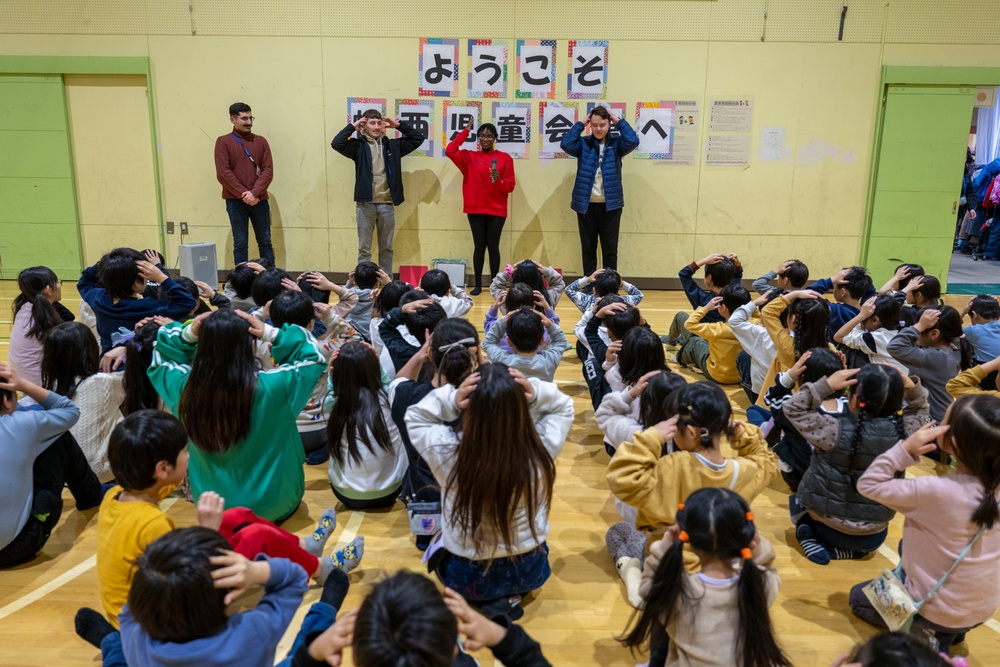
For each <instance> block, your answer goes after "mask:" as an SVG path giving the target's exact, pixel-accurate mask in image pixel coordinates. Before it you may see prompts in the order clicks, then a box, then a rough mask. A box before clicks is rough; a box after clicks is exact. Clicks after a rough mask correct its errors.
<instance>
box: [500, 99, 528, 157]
mask: <svg viewBox="0 0 1000 667" xmlns="http://www.w3.org/2000/svg"><path fill="white" fill-rule="evenodd" d="M493 124H494V125H496V126H497V149H499V150H502V151H504V152H505V153H509V154H510V156H511V157H513V158H526V157H528V151H529V148H530V147H531V103H530V102H494V103H493Z"/></svg>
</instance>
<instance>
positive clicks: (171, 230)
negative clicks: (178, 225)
mask: <svg viewBox="0 0 1000 667" xmlns="http://www.w3.org/2000/svg"><path fill="white" fill-rule="evenodd" d="M173 233H174V221H173V220H167V234H173Z"/></svg>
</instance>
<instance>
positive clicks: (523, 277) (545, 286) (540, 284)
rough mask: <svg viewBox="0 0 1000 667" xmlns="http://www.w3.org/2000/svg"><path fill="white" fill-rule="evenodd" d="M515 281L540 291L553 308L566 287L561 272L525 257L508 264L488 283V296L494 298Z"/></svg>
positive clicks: (514, 283) (534, 290)
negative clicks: (512, 264) (510, 264)
mask: <svg viewBox="0 0 1000 667" xmlns="http://www.w3.org/2000/svg"><path fill="white" fill-rule="evenodd" d="M517 283H524V284H526V285H527V286H528V287H530V288H531V290H532V291H533V292H540V293H541V294H543V295H544V296H545V300H546V301H548V303H549V308H551V309H553V310H554V309H555V307H556V305H558V303H559V298H560V297H561V296H562V293H563V291H564V290H565V289H566V281H565V280H563V277H562V274H561V273H559V272H558V271H556V270H555V269H554V268H552V267H551V266H542V265H541V264H539V263H538V262H536V261H534V260H531V259H525V260H522V261H520V262H518V263H517V264H515V265H514V266H508V267H507V268H506V269H505V270H503V271H501V272H500V273H498V274H497V275H496V277H495V278H493V282H492V283H490V296H492V297H493V299H494V300H496V299H497V297H499V296H500V292H505V291H507V290H509V289H510V288H511V286H512V285H516V284H517ZM504 312H505V313H506V311H504Z"/></svg>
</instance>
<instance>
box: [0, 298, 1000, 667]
mask: <svg viewBox="0 0 1000 667" xmlns="http://www.w3.org/2000/svg"><path fill="white" fill-rule="evenodd" d="M64 290H65V293H66V298H65V299H64V303H65V305H66V306H67V307H69V308H70V309H71V310H73V311H74V312H76V310H77V309H78V306H79V298H78V296H77V294H76V292H75V289H73V287H72V283H71V282H69V281H67V282H66V283H65V285H64ZM15 294H16V284H15V283H14V282H12V281H5V282H0V359H3V360H5V359H6V357H7V337H8V336H9V333H10V317H11V316H10V302H11V299H12V298H13V297H14V295H15ZM967 298H968V297H951V298H949V299H946V301H947V302H948V303H949V304H951V305H958V306H961V305H962V304H964V302H965V300H967ZM489 303H490V302H489V295H488V294H483V295H481V296H479V297H477V299H476V307H475V309H474V310H473V311H472V313H470V315H469V320H470V321H472V322H474V323H480V322H482V315H483V313H484V312H485V310H486V308H488V307H489ZM641 308H642V311H643V314H644V315H645V317H646V319H647V320H649V322H650V323H651V325H652V326H653V328H654V329H655V330H657V331H660V332H664V331H666V330H667V327H668V325H669V323H670V320H671V319H672V318H673V316H674V314H675V313H676V312H677V311H678V310H680V309H687V302H686V301H685V299H684V295H683V293H682V292H652V293H648V294H647V296H646V298H645V300H644V301H643V303H642V305H641ZM558 312H559V314H560V316H561V317H562V325H563V329H564V330H566V331H570V330H571V329H572V325H573V324H574V323H575V322H576V320H577V319H578V317H579V313H578V311H577V310H576V308H575V307H574V306H573V304H572V302H570V300H569V299H562V300H561V301H560V303H559V308H558ZM569 335H570V337H571V342H572V343H575V341H574V340H573V339H572V334H569ZM685 375H687V376H688V377H689V378H690V379H691V380H692V381H694V380H698V379H701V376H700V375H698V374H696V373H693V372H691V371H686V372H685ZM556 381H557V382H558V383H559V385H560V386H561V387H562V389H563V391H565V392H566V393H567V394H569V395H570V396H572V397H573V399H574V402H575V404H576V408H577V418H576V421H575V423H574V425H573V428H572V430H571V431H570V434H569V437H568V439H567V441H566V445H565V447H564V449H563V451H562V453H561V455H560V456H559V460H558V473H557V479H556V489H555V497H554V500H553V506H552V508H551V513H550V516H549V519H550V523H551V526H552V530H551V534H550V536H549V541H548V543H549V547H550V548H551V555H550V561H551V565H552V577H551V578H550V579H549V581H548V582H547V583H546V584H545V586H544V587H543V588H542V589H541V591H539V592H538V594H537V595H535V596H534V597H533V598H529V599H528V600H527V601H526V604H525V615H524V618H523V619H522V620H521V621H520V623H521V624H522V625H523V626H524V627H525V628H526V629H527V630H528V631H529V633H530V634H531V635H532V636H533V637H534V638H535V639H537V640H538V641H539V642H540V643H541V644H542V646H543V648H544V651H545V654H546V656H547V657H548V659H549V661H550V662H552V664H554V665H634V664H636V663H637V662H643V661H644V660H645V658H643V657H636V658H633V657H631V656H630V655H629V653H628V651H626V650H625V649H623V648H622V647H621V646H620V645H619V644H617V643H616V642H615V640H614V636H615V635H617V634H618V633H620V632H621V631H622V629H623V628H624V627H625V624H626V622H627V620H628V618H629V614H630V613H631V609H630V607H629V606H628V604H627V603H626V601H625V598H624V587H623V585H622V584H621V582H620V580H619V578H618V576H617V574H615V571H614V566H613V564H612V562H611V558H610V557H609V556H608V553H607V550H606V549H605V546H604V533H605V531H606V529H607V527H608V526H610V525H611V524H612V523H614V522H615V521H617V520H618V516H617V514H616V512H615V510H614V506H613V504H612V502H611V500H610V494H609V492H608V490H607V486H606V483H605V481H604V470H605V466H606V464H607V461H608V457H607V455H606V454H605V453H604V448H603V446H602V445H601V437H600V433H599V431H598V429H597V426H596V424H595V423H594V420H593V409H592V407H591V405H590V400H589V395H588V393H587V390H586V386H585V385H584V384H583V382H582V379H581V364H580V362H579V360H578V359H577V358H576V355H575V354H574V353H573V352H572V351H570V352H568V353H567V354H566V357H565V359H564V361H563V363H562V365H561V366H560V367H559V370H558V372H557V374H556ZM728 393H729V394H730V396H731V397H732V399H733V402H734V404H736V405H738V406H739V409H738V411H737V418H741V417H742V412H743V408H745V407H746V405H747V401H746V398H745V396H744V395H743V393H742V391H741V390H740V389H739V388H738V387H733V388H731V390H730V391H729V392H728ZM2 444H3V445H7V444H9V443H2ZM934 472H935V471H934V469H933V467H932V466H931V465H930V464H923V465H921V466H919V467H918V468H916V469H914V470H913V473H914V474H916V475H924V474H934ZM788 493H789V492H788V489H787V487H786V486H785V484H784V482H783V481H782V480H781V479H780V477H778V478H776V479H775V480H773V481H772V482H771V485H770V487H769V488H767V489H766V490H765V491H764V492H763V493H762V494H761V495H760V497H758V499H757V500H756V501H755V502H754V505H753V508H754V514H755V515H756V517H757V523H758V526H759V528H760V530H761V532H762V534H764V535H766V536H767V537H768V539H770V540H771V542H772V543H773V544H774V547H775V550H776V551H777V562H776V566H777V568H778V571H779V572H780V574H781V577H782V588H781V592H780V594H779V596H778V599H777V602H776V603H775V605H774V606H773V607H772V609H771V615H772V619H773V621H774V624H775V627H776V628H777V632H778V635H779V641H780V642H781V645H782V646H783V647H784V648H785V650H786V651H787V652H788V654H789V656H790V657H791V659H792V662H793V663H794V664H795V665H796V666H801V667H826V666H827V665H829V664H830V663H831V662H832V661H833V660H834V659H835V658H836V657H837V656H838V655H840V654H841V653H843V652H846V651H847V650H849V649H850V648H851V647H852V646H853V645H854V644H856V643H858V642H861V641H864V640H865V639H867V638H868V637H869V636H871V635H872V634H873V632H874V631H873V630H872V629H871V628H870V627H868V626H866V625H865V624H863V623H861V622H860V621H857V620H855V619H854V618H853V617H852V616H851V614H850V611H849V609H848V607H847V594H848V591H849V589H850V587H851V586H852V585H853V584H855V583H857V582H860V581H862V580H866V579H871V578H873V577H874V576H876V575H878V574H879V572H881V570H882V569H883V568H886V567H892V566H893V565H894V564H895V562H896V557H895V554H894V552H893V550H894V548H895V545H896V544H897V543H898V540H899V538H900V535H901V531H902V519H901V518H897V519H896V520H895V521H893V523H892V525H891V527H890V535H889V539H888V540H887V542H886V545H885V546H883V547H882V548H881V549H880V551H879V552H878V553H876V554H875V555H873V556H872V557H869V558H868V559H867V560H862V561H849V562H837V561H834V562H833V563H831V564H830V565H828V566H826V567H821V566H818V565H814V564H812V563H810V562H809V561H807V560H806V559H805V557H803V556H802V555H801V554H800V552H799V551H798V550H797V548H794V547H792V546H790V545H793V544H795V538H794V534H793V530H792V525H791V523H790V521H789V517H788ZM65 497H66V501H67V502H66V508H65V510H64V512H63V517H62V519H61V521H60V523H59V525H58V527H57V528H56V530H55V531H54V532H53V534H52V538H51V539H50V540H49V543H48V545H47V546H46V548H45V550H44V551H43V552H42V553H41V554H40V555H39V557H38V558H36V559H35V560H34V561H32V562H30V563H28V564H26V565H22V566H20V567H17V568H13V569H10V570H5V571H2V574H0V647H2V648H0V664H3V665H7V666H9V667H15V666H22V665H49V666H53V667H54V666H60V665H89V664H99V663H100V657H99V652H98V651H96V650H95V649H92V648H91V647H90V646H89V645H87V644H86V643H84V642H83V641H82V640H80V639H78V638H77V637H76V635H75V633H74V631H73V615H74V613H75V612H76V610H77V608H78V607H81V606H92V607H98V606H99V601H98V597H97V574H96V571H95V567H94V566H95V556H94V554H95V547H96V542H97V519H96V510H91V511H87V512H78V511H76V510H75V509H74V504H73V500H72V497H71V496H70V495H69V494H68V493H66V496H65ZM333 503H335V499H334V498H333V495H332V493H331V492H330V488H329V485H328V483H327V478H326V467H325V466H317V467H309V466H307V467H306V495H305V501H304V503H303V505H302V506H301V507H300V508H299V511H298V512H297V513H296V514H295V515H294V516H293V517H292V518H291V519H290V520H289V521H288V522H287V524H286V526H285V527H286V528H287V529H289V530H291V531H292V532H295V533H297V534H300V535H305V534H307V533H308V532H309V531H310V530H311V529H312V527H313V525H314V521H315V520H316V519H317V517H319V515H320V513H321V512H322V510H323V509H324V508H326V507H329V506H331V505H332V504H333ZM162 507H163V509H164V510H166V511H167V512H168V513H169V514H170V515H171V516H172V517H173V518H174V519H175V521H176V523H177V525H178V526H190V525H194V523H195V512H194V508H193V506H192V505H191V504H189V503H187V502H185V501H184V500H183V499H180V498H174V497H171V498H169V499H167V500H166V501H165V502H164V503H163V506H162ZM338 510H339V511H340V513H339V517H338V522H337V530H336V532H335V533H334V540H339V543H340V544H341V545H342V544H343V543H345V542H346V541H348V540H350V539H351V538H352V537H353V536H354V535H355V534H358V533H360V534H363V535H364V536H365V539H366V553H365V557H364V561H363V562H362V564H361V567H360V568H359V569H358V570H357V571H356V572H355V573H353V574H352V575H351V591H350V594H349V595H348V598H347V602H346V605H345V607H346V608H348V609H350V608H354V607H356V606H358V605H359V604H360V602H361V600H362V599H363V596H364V594H365V591H366V589H367V588H368V586H369V585H370V584H372V583H373V582H376V581H378V580H379V578H380V577H382V576H383V575H384V574H385V573H387V572H393V571H395V570H397V569H400V568H408V569H412V570H415V571H419V570H421V564H420V553H419V552H418V551H417V550H416V548H415V547H414V546H413V539H412V537H411V536H410V533H409V528H408V522H407V518H406V513H405V512H404V511H403V509H402V505H401V504H397V506H396V508H395V509H394V510H392V511H380V512H367V513H366V512H350V511H348V510H346V509H344V508H343V507H342V506H341V507H339V508H338ZM332 541H333V540H331V542H332ZM318 598H319V589H318V588H316V587H313V588H312V589H311V590H310V591H309V592H308V593H307V595H306V598H305V602H304V604H303V605H302V607H301V608H300V610H299V613H298V614H297V616H296V618H295V619H294V620H293V621H292V623H291V625H290V629H289V631H288V632H287V633H286V635H285V638H284V639H283V641H282V643H281V645H280V646H279V651H278V656H279V657H282V658H283V657H284V655H285V652H287V649H288V648H289V646H290V645H291V641H292V639H293V638H294V635H295V631H296V630H297V628H298V626H299V623H300V622H301V619H302V617H303V616H304V615H305V612H306V610H307V608H308V605H309V604H310V603H312V602H314V601H315V600H317V599H318ZM247 600H249V602H247ZM254 600H255V598H245V599H244V601H243V603H242V604H252V603H253V602H254ZM958 650H959V651H960V652H963V653H964V652H968V653H969V654H970V660H969V664H970V665H977V666H986V665H990V666H993V665H1000V624H998V623H997V620H996V619H995V620H992V621H990V622H989V623H988V624H987V625H985V626H983V627H981V628H978V629H976V630H974V631H973V632H971V633H969V638H968V642H967V644H965V645H961V646H959V647H958ZM476 657H477V658H479V660H480V663H481V664H482V665H484V667H488V666H489V665H493V664H495V663H494V661H493V659H492V656H491V655H490V654H489V652H488V651H484V652H480V653H479V654H477V656H476ZM346 664H351V663H350V662H348V663H346Z"/></svg>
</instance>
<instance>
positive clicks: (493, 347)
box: [483, 308, 569, 382]
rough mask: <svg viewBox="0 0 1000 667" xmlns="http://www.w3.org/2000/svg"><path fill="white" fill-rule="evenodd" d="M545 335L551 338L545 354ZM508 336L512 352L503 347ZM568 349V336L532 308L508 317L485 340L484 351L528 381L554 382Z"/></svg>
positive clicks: (494, 326)
mask: <svg viewBox="0 0 1000 667" xmlns="http://www.w3.org/2000/svg"><path fill="white" fill-rule="evenodd" d="M546 332H547V333H548V334H549V346H548V348H546V349H544V350H543V349H541V348H542V337H543V335H544V334H545V333H546ZM505 334H506V336H507V341H508V342H509V343H510V347H511V349H512V350H513V351H512V352H507V351H506V350H504V349H503V348H502V347H501V346H500V341H501V340H502V339H503V337H504V335H505ZM568 349H569V343H567V342H566V334H564V333H563V332H562V329H560V328H559V325H557V324H555V323H554V322H553V321H552V320H550V319H549V318H547V317H545V316H544V315H540V314H539V313H538V312H537V311H535V310H533V309H531V308H520V309H518V310H516V311H513V312H509V313H507V315H506V317H504V318H503V319H502V320H499V321H497V323H496V324H495V325H493V327H492V328H491V329H490V332H489V333H488V334H486V337H485V338H483V351H484V352H486V356H488V357H489V358H490V361H492V362H494V363H496V362H500V363H503V364H506V365H507V366H510V367H511V368H516V369H517V370H519V371H521V372H522V373H524V374H525V375H527V376H528V377H536V378H538V379H539V380H545V381H546V382H552V380H553V378H554V377H555V374H556V368H557V367H558V366H559V363H560V362H561V361H562V356H563V352H565V351H566V350H568Z"/></svg>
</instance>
